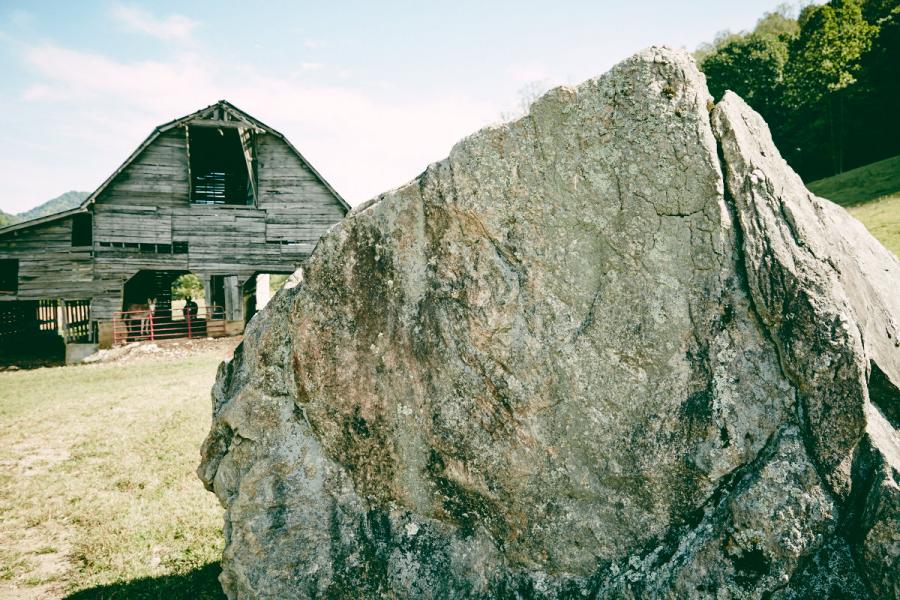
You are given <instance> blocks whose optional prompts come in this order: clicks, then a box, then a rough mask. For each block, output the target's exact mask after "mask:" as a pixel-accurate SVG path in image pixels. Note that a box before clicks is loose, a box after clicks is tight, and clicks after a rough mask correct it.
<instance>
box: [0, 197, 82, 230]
mask: <svg viewBox="0 0 900 600" xmlns="http://www.w3.org/2000/svg"><path fill="white" fill-rule="evenodd" d="M89 195H90V194H89V192H75V191H72V192H66V193H65V194H62V195H61V196H57V197H56V198H53V199H52V200H47V201H46V202H44V203H43V204H40V205H38V206H35V207H34V208H32V209H31V210H26V211H25V212H20V213H19V214H17V215H11V214H9V213H6V212H3V211H2V210H0V227H6V226H7V225H12V224H13V223H20V222H22V221H30V220H31V219H38V218H40V217H46V216H48V215H53V214H56V213H59V212H63V211H66V210H69V209H70V208H75V207H76V206H78V205H79V204H81V202H82V201H83V200H84V199H85V198H87V197H88V196H89Z"/></svg>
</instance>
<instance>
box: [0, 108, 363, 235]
mask: <svg viewBox="0 0 900 600" xmlns="http://www.w3.org/2000/svg"><path fill="white" fill-rule="evenodd" d="M192 123H197V124H204V125H216V124H218V125H223V126H228V127H234V126H235V125H236V124H238V123H243V124H244V126H246V127H250V128H253V129H255V130H257V131H260V132H266V133H269V134H271V135H274V136H275V137H277V138H278V139H280V140H281V141H283V142H284V143H285V144H287V146H288V148H290V149H291V151H292V152H293V153H294V154H296V155H297V158H299V159H300V161H301V162H302V163H303V164H304V165H305V166H306V168H308V169H309V170H310V171H311V172H312V173H313V175H315V176H316V178H318V180H319V181H320V182H322V185H324V186H325V187H326V188H327V189H328V191H330V192H331V193H332V194H333V195H334V197H335V198H336V199H337V201H338V202H339V203H340V204H341V206H343V207H344V210H347V211H349V210H350V205H349V204H348V203H347V201H346V200H344V198H343V196H341V195H340V194H338V192H337V190H335V189H334V188H333V187H332V186H331V184H330V183H328V182H327V181H326V180H325V178H324V177H322V175H321V174H320V173H319V172H318V171H316V169H315V167H313V166H312V165H311V164H310V163H309V161H308V160H306V158H305V157H304V156H303V155H302V154H300V151H299V150H297V148H296V147H294V145H293V144H292V143H291V142H290V141H289V140H288V139H287V138H286V137H284V135H283V134H282V133H281V132H279V131H276V130H275V129H273V128H271V127H269V126H268V125H266V124H265V123H263V122H262V121H260V120H258V119H256V118H254V117H252V116H250V115H249V114H247V113H245V112H244V111H242V110H241V109H239V108H237V107H236V106H235V105H233V104H232V103H230V102H228V101H227V100H219V101H218V102H216V103H215V104H210V105H209V106H207V107H206V108H201V109H200V110H198V111H196V112H193V113H191V114H189V115H185V116H183V117H181V118H178V119H175V120H173V121H169V122H168V123H164V124H162V125H159V126H157V127H156V128H155V129H154V130H153V131H152V132H151V133H150V135H149V136H147V139H145V140H144V141H143V142H142V143H141V145H140V146H138V147H137V148H136V149H135V151H134V152H132V153H131V156H129V157H128V158H127V159H126V160H125V162H123V163H122V164H121V165H120V166H119V168H118V169H116V170H115V171H113V173H112V175H110V176H109V177H107V178H106V181H104V182H103V183H101V184H100V187H98V188H97V189H96V190H94V191H93V193H91V195H89V196H88V197H87V198H85V199H84V201H83V202H82V203H81V204H80V205H79V206H77V207H75V208H72V209H69V210H67V211H63V212H59V213H55V214H52V215H48V216H45V217H39V218H37V219H30V220H28V221H22V222H21V223H15V224H13V225H8V226H7V227H2V228H0V235H3V234H5V233H9V232H12V231H16V230H19V229H26V228H28V227H33V226H35V225H41V224H44V223H48V222H50V221H55V220H57V219H65V218H67V217H70V216H72V215H74V214H76V213H79V212H85V211H86V210H87V209H88V207H89V206H90V205H91V204H93V203H94V202H95V201H96V200H97V198H98V197H99V196H100V194H102V193H103V191H104V190H105V189H106V188H107V187H108V186H109V184H110V183H112V182H113V180H114V179H115V178H116V176H117V175H119V173H121V172H122V171H124V170H125V168H127V167H128V165H130V164H131V163H132V162H133V161H134V160H135V159H136V158H137V157H138V156H140V154H141V152H143V151H144V150H145V149H146V148H147V147H148V146H149V145H150V144H152V143H153V142H154V141H155V140H156V138H158V137H159V136H160V135H161V134H162V133H165V132H166V131H169V130H170V129H174V128H175V127H181V126H184V125H190V124H192Z"/></svg>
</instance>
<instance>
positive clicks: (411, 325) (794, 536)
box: [199, 48, 900, 599]
mask: <svg viewBox="0 0 900 600" xmlns="http://www.w3.org/2000/svg"><path fill="white" fill-rule="evenodd" d="M898 291H900V263H898V261H897V259H896V258H895V257H893V256H892V255H891V254H890V253H888V252H887V251H886V250H884V249H883V248H882V247H881V246H880V245H879V244H878V243H877V242H876V241H875V240H874V239H872V238H871V236H870V235H869V234H868V233H867V232H866V231H865V230H864V229H863V227H862V226H861V225H860V224H859V223H857V222H856V221H854V220H853V219H852V218H851V217H850V216H848V215H847V213H845V212H844V211H843V210H842V209H840V208H839V207H837V206H835V205H833V204H831V203H829V202H828V201H825V200H822V199H819V198H815V197H814V196H812V195H811V194H810V193H809V192H808V191H807V190H806V189H805V188H804V186H803V184H802V182H801V181H800V180H799V178H798V177H797V176H796V175H795V174H794V173H793V172H792V171H791V170H790V168H789V167H788V166H787V165H786V164H785V163H784V161H783V160H782V159H781V158H780V156H779V155H778V152H777V150H776V149H775V147H774V145H773V144H772V141H771V138H770V136H769V133H768V129H767V127H766V126H765V123H764V122H763V121H762V120H761V119H760V118H759V116H758V115H756V114H755V113H754V112H753V111H752V110H751V109H750V108H749V107H747V106H746V105H745V104H744V103H743V102H742V101H741V100H740V99H739V98H737V97H736V96H733V95H727V96H726V97H725V98H724V99H723V100H722V101H721V102H720V103H719V104H718V105H717V106H715V107H714V108H713V104H712V99H711V98H710V96H709V93H708V91H707V89H706V85H705V82H704V79H703V76H702V75H701V74H700V73H699V72H698V71H697V69H696V66H695V65H694V63H693V61H692V59H691V58H690V57H689V56H688V55H687V54H685V53H683V52H679V51H674V50H670V49H666V48H652V49H649V50H647V51H644V52H642V53H640V54H638V55H636V56H634V57H632V58H630V59H628V60H626V61H624V62H622V63H621V64H619V65H617V66H616V67H614V68H613V69H612V70H611V71H610V72H609V73H607V74H605V75H603V76H601V77H599V78H598V79H594V80H591V81H588V82H586V83H584V84H582V85H580V86H578V87H577V88H558V89H555V90H552V91H551V92H549V93H548V94H547V95H546V96H544V97H543V98H541V99H540V100H539V101H538V102H536V103H535V104H534V106H533V107H532V109H531V113H530V114H529V115H527V116H525V117H523V118H522V119H520V120H518V121H515V122H513V123H508V124H504V125H500V126H495V127H490V128H487V129H484V130H482V131H480V132H478V133H476V134H474V135H472V136H470V137H468V138H466V139H465V140H463V141H461V142H460V143H459V144H457V145H456V146H455V147H454V148H453V150H452V151H451V153H450V156H449V158H447V159H446V160H444V161H442V162H439V163H435V164H432V165H430V166H429V167H428V169H427V170H426V171H425V172H424V173H423V174H422V175H421V176H419V177H418V178H417V179H415V180H414V181H412V182H410V183H409V184H407V185H405V186H403V187H400V188H398V189H395V190H393V191H391V192H388V193H386V194H383V195H382V196H379V197H378V198H376V199H374V200H373V201H370V202H369V203H367V204H365V205H363V206H360V207H358V208H357V209H355V210H354V211H353V212H352V213H351V215H350V216H348V218H347V219H345V220H344V221H343V222H341V223H340V224H338V225H337V226H335V227H334V228H333V229H332V230H331V231H330V232H329V233H328V234H327V235H326V236H324V237H323V238H322V240H321V241H320V242H319V245H318V247H317V248H316V250H315V252H314V253H313V255H312V256H311V257H310V259H309V261H308V262H307V264H306V265H305V272H304V275H303V280H302V281H301V282H299V283H298V284H297V285H296V286H295V287H293V288H286V289H283V290H281V291H279V293H278V294H277V295H276V297H275V298H274V299H273V301H272V302H271V303H270V304H269V306H268V307H267V308H266V310H265V311H263V312H262V313H260V314H258V315H257V316H256V317H254V319H253V320H252V321H251V323H250V325H249V327H248V329H247V332H246V336H245V340H244V343H243V345H242V347H241V348H239V349H238V351H237V353H236V355H235V358H234V359H233V360H232V361H231V362H229V363H226V364H223V365H222V367H221V369H220V372H219V377H218V380H217V383H216V386H215V388H214V390H213V416H214V422H213V426H212V430H211V432H210V435H209V437H208V438H207V440H206V442H205V444H204V446H203V460H202V464H201V465H200V469H199V474H200V477H201V478H202V479H203V481H204V483H205V484H206V485H207V487H208V488H209V489H211V490H213V491H214V492H215V493H216V494H217V496H218V497H219V499H220V500H221V502H222V504H223V506H225V508H226V522H225V537H226V542H227V543H226V549H225V553H224V556H223V562H222V566H223V573H222V576H221V581H222V584H223V588H224V589H225V591H226V593H227V594H228V595H229V597H232V598H286V597H309V598H317V597H329V598H359V597H366V598H564V597H565V598H568V597H577V598H585V597H586V598H717V599H719V598H806V597H810V596H816V597H821V598H826V597H831V596H834V595H835V594H837V593H842V594H844V595H845V596H844V597H851V598H855V597H859V598H881V597H884V598H891V597H898V595H900V589H898V586H900V577H898V568H897V567H898V556H900V524H898V515H900V508H898V498H900V495H898V483H897V481H898V470H900V450H898V435H897V431H896V429H895V427H896V426H897V425H898V412H900V409H898V404H900V391H898V387H897V384H898V383H900V347H898V340H900V337H898V336H900V328H898V324H897V321H898V319H900V293H898Z"/></svg>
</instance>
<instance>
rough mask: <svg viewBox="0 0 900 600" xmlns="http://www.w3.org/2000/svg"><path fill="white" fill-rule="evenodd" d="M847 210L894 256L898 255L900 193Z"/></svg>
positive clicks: (899, 240)
mask: <svg viewBox="0 0 900 600" xmlns="http://www.w3.org/2000/svg"><path fill="white" fill-rule="evenodd" d="M847 210H849V211H850V214H851V215H853V216H854V217H856V218H857V219H859V221H860V222H861V223H862V224H863V225H865V226H866V228H867V229H868V230H869V232H870V233H871V234H872V235H874V236H875V237H876V239H878V241H879V242H881V243H882V245H883V246H884V247H885V248H887V249H888V250H890V251H891V252H893V253H894V256H897V257H900V193H898V194H896V195H894V196H887V197H885V198H879V199H878V200H873V201H872V202H867V203H865V204H859V205H856V206H849V207H847Z"/></svg>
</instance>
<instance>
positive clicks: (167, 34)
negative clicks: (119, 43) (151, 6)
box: [112, 3, 197, 41]
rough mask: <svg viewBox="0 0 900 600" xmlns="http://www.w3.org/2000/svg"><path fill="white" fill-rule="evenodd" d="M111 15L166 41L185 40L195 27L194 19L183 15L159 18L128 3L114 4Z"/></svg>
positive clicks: (121, 21)
mask: <svg viewBox="0 0 900 600" xmlns="http://www.w3.org/2000/svg"><path fill="white" fill-rule="evenodd" d="M112 17H113V18H114V19H115V20H116V21H118V22H119V23H121V24H122V25H124V26H125V27H127V28H129V29H132V30H134V31H140V32H141V33H145V34H147V35H150V36H153V37H155V38H159V39H161V40H166V41H187V40H189V39H190V37H191V33H192V32H193V31H194V29H195V28H196V27H197V22H196V21H194V20H192V19H189V18H188V17H185V16H183V15H170V16H168V17H166V18H164V19H159V18H157V17H154V16H153V15H152V14H150V13H149V12H148V11H146V10H144V9H143V8H140V7H138V6H133V5H129V4H118V3H116V4H114V5H113V7H112Z"/></svg>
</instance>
